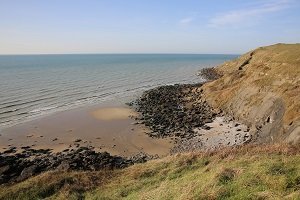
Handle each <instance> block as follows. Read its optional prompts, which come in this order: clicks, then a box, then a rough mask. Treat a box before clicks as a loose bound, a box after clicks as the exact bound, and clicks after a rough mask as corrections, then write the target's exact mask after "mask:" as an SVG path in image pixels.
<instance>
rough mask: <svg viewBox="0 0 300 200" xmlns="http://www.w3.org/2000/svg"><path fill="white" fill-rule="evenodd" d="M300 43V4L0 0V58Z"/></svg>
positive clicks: (289, 0)
mask: <svg viewBox="0 0 300 200" xmlns="http://www.w3.org/2000/svg"><path fill="white" fill-rule="evenodd" d="M298 42H300V1H299V0H253V1H245V0H227V1H225V0H224V1H220V0H213V1H204V0H203V1H202V0H0V54H44V53H46V54H48V53H50V54H51V53H244V52H247V51H249V50H250V49H253V48H256V47H258V46H263V45H270V44H274V43H298Z"/></svg>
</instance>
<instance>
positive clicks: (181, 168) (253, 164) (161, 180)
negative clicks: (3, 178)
mask: <svg viewBox="0 0 300 200" xmlns="http://www.w3.org/2000/svg"><path fill="white" fill-rule="evenodd" d="M43 198H47V199H164V200H165V199H184V200H186V199H300V148H299V147H296V146H287V145H279V144H277V145H265V146H253V145H247V146H243V147H238V148H228V149H223V150H219V151H214V152H206V153H188V154H178V155H174V156H168V157H165V158H162V159H157V160H152V161H149V162H147V163H143V164H136V165H133V166H131V167H128V168H126V169H121V170H114V171H96V172H72V171H71V172H62V171H61V172H58V171H52V172H47V173H44V174H41V175H39V176H36V177H33V178H30V179H28V180H26V181H24V182H20V183H16V184H12V185H2V186H0V199H6V200H8V199H14V200H15V199H43Z"/></svg>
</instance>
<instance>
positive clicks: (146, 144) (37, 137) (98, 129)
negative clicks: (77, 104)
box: [0, 103, 172, 157]
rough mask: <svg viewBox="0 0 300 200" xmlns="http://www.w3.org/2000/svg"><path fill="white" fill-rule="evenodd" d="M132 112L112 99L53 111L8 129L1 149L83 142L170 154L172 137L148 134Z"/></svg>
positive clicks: (127, 152) (55, 148) (126, 152)
mask: <svg viewBox="0 0 300 200" xmlns="http://www.w3.org/2000/svg"><path fill="white" fill-rule="evenodd" d="M132 115H135V113H134V112H133V111H132V110H131V109H130V108H128V106H126V105H119V104H111V103H110V104H101V105H94V106H89V107H84V108H78V109H73V110H69V111H63V112H60V113H56V114H52V115H50V116H46V117H43V118H40V119H36V120H33V121H30V122H26V123H23V124H19V125H16V126H13V127H10V128H8V129H5V130H4V131H3V133H2V134H1V136H0V138H1V140H0V147H1V150H0V152H5V151H8V150H10V149H15V151H16V152H21V151H22V147H23V148H24V147H27V148H28V147H30V148H33V149H52V152H61V151H64V150H66V149H73V148H78V147H79V145H80V146H83V147H89V146H92V147H94V150H95V151H97V152H104V151H107V152H108V153H110V154H112V155H119V156H124V157H128V156H133V155H135V154H137V153H140V152H144V153H147V154H150V155H156V154H157V155H159V156H164V155H167V154H169V149H170V148H171V146H172V144H171V141H170V140H163V139H159V140H158V139H153V138H150V137H148V136H147V135H146V134H144V133H145V132H146V131H147V129H146V127H144V126H143V125H141V124H139V125H137V124H135V121H134V120H133V119H132V118H131V117H130V116H132ZM153 147H156V148H153ZM4 148H5V149H4Z"/></svg>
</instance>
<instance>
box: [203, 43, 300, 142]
mask: <svg viewBox="0 0 300 200" xmlns="http://www.w3.org/2000/svg"><path fill="white" fill-rule="evenodd" d="M216 71H217V72H218V73H219V74H221V78H218V79H217V80H214V81H211V82H209V83H207V84H205V85H204V86H203V87H202V88H203V90H204V94H205V97H206V99H207V101H208V102H209V103H210V104H211V105H212V106H213V107H214V108H216V109H219V110H222V111H224V112H225V113H227V114H230V115H231V116H233V117H234V118H235V119H237V120H240V121H242V122H243V123H245V124H247V125H248V126H249V127H251V129H250V130H251V134H252V136H253V138H255V139H256V141H258V142H277V141H282V140H284V141H286V142H289V143H298V142H300V44H276V45H272V46H267V47H260V48H258V49H255V50H253V51H250V52H248V53H246V54H244V55H242V56H240V57H239V58H237V59H236V60H233V61H228V62H225V63H224V64H222V65H220V66H218V67H217V68H216Z"/></svg>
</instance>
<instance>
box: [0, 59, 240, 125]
mask: <svg viewBox="0 0 300 200" xmlns="http://www.w3.org/2000/svg"><path fill="white" fill-rule="evenodd" d="M236 57H237V55H221V54H218V55H214V54H191V55H189V54H80V55H79V54H76V55H74V54H73V55H1V56H0V130H1V129H4V128H6V127H10V126H13V125H16V124H19V123H23V122H26V121H30V120H32V119H35V118H38V117H42V116H45V115H49V114H51V113H55V112H59V111H64V110H69V109H73V108H78V107H82V106H89V105H94V104H101V103H103V102H110V101H111V102H118V103H126V102H128V101H131V100H133V99H135V98H138V96H139V95H140V94H141V93H142V92H143V91H145V90H147V89H150V88H153V87H157V86H162V85H170V84H176V83H197V82H201V81H203V78H201V77H199V76H197V75H196V74H197V71H199V70H200V69H201V68H205V67H212V66H216V65H218V64H221V63H223V62H224V61H227V60H231V59H234V58H236Z"/></svg>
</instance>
